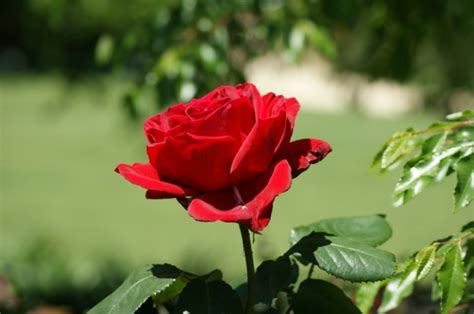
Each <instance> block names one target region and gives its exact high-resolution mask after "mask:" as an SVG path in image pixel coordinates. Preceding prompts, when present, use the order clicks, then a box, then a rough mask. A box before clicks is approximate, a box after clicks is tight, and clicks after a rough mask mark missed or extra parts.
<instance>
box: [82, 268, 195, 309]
mask: <svg viewBox="0 0 474 314" xmlns="http://www.w3.org/2000/svg"><path fill="white" fill-rule="evenodd" d="M190 276H192V275H190V274H188V273H185V272H183V271H181V270H180V269H178V268H176V267H175V266H173V265H169V264H163V265H152V266H150V265H148V266H144V267H141V268H138V269H136V270H135V271H134V272H132V273H131V274H130V275H129V276H128V277H127V279H126V280H125V281H124V282H123V283H122V285H120V287H118V288H117V290H115V291H114V292H113V293H112V294H110V295H109V296H108V297H106V298H105V299H104V300H102V301H101V302H100V303H99V304H97V305H96V306H95V307H93V308H92V309H91V310H90V311H89V312H88V313H90V314H105V313H109V314H111V313H117V314H122V313H134V312H135V311H136V310H137V309H138V308H139V307H140V306H141V305H142V304H143V303H144V302H145V301H146V300H147V299H148V298H149V297H150V296H152V295H155V294H159V293H164V292H165V291H166V290H167V289H169V288H172V289H174V290H176V288H177V287H178V286H179V287H183V286H184V285H185V283H186V282H187V281H189V278H190Z"/></svg>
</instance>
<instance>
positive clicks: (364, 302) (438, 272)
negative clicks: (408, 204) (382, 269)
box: [356, 222, 474, 314]
mask: <svg viewBox="0 0 474 314" xmlns="http://www.w3.org/2000/svg"><path fill="white" fill-rule="evenodd" d="M473 225H474V222H471V223H469V224H467V225H466V226H464V227H463V228H462V230H461V231H460V232H457V233H455V234H453V235H451V236H449V237H447V238H445V239H442V240H438V241H434V242H433V243H431V244H430V245H428V246H426V247H424V248H422V249H421V250H419V251H417V252H415V253H414V254H413V255H412V256H411V257H410V258H408V259H407V260H406V261H405V262H404V263H403V264H401V265H400V267H399V269H398V271H397V273H396V274H395V275H394V276H393V277H392V278H390V279H386V280H384V281H380V282H376V283H372V284H366V285H363V286H361V287H360V288H359V290H358V292H357V298H356V300H357V305H358V306H359V308H360V310H361V311H362V313H372V312H373V311H374V310H376V311H377V313H386V312H389V311H391V310H393V309H395V308H397V307H398V306H399V305H400V304H401V303H402V302H403V300H405V299H406V298H408V297H409V296H410V295H411V294H412V293H413V292H414V287H415V284H416V283H417V282H419V281H421V280H423V279H424V278H426V277H427V276H429V275H430V274H432V277H433V278H434V280H433V285H432V299H433V301H439V303H440V309H441V314H447V313H451V312H452V311H453V309H454V308H457V309H458V311H457V312H456V313H460V312H461V311H465V313H470V312H469V311H470V310H472V300H473V297H474V294H473V293H474V291H470V292H469V290H468V287H469V285H471V286H472V284H473V283H474V271H473V265H474V251H473V249H474V247H473V246H474V227H473ZM376 298H381V302H380V305H379V306H374V303H375V301H376ZM469 302H471V304H470V303H469ZM463 313H464V312H463Z"/></svg>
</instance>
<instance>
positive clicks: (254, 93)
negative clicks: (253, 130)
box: [235, 83, 263, 118]
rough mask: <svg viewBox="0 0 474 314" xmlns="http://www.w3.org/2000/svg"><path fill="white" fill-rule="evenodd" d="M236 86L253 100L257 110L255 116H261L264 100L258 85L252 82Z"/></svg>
mask: <svg viewBox="0 0 474 314" xmlns="http://www.w3.org/2000/svg"><path fill="white" fill-rule="evenodd" d="M235 88H236V89H238V90H239V92H240V93H241V95H242V96H244V97H246V98H248V99H249V100H250V101H251V102H252V104H253V107H254V110H255V117H256V118H257V117H261V112H262V110H263V101H262V96H260V93H259V92H258V89H257V87H255V85H253V84H251V83H242V84H239V85H237V86H236V87H235Z"/></svg>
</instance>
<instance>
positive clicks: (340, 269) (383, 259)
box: [314, 237, 395, 282]
mask: <svg viewBox="0 0 474 314" xmlns="http://www.w3.org/2000/svg"><path fill="white" fill-rule="evenodd" d="M327 239H328V240H330V241H331V243H330V244H329V245H326V246H321V247H319V248H318V249H317V250H316V251H315V252H314V257H315V259H316V261H317V265H318V266H319V267H320V268H321V269H323V270H324V271H326V272H328V273H329V274H331V275H333V276H336V277H339V278H342V279H345V280H349V281H353V282H361V281H377V280H382V279H385V278H387V277H390V276H391V275H392V274H393V273H394V272H395V256H394V255H393V254H392V253H389V252H386V251H382V250H379V249H376V248H374V247H371V246H369V245H367V244H364V243H360V242H357V241H354V240H352V239H348V238H342V237H327Z"/></svg>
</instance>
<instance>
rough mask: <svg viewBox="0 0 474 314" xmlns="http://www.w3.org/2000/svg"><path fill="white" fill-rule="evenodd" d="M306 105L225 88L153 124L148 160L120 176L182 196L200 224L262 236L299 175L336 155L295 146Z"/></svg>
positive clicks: (164, 194) (316, 143) (319, 146)
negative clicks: (235, 226)
mask: <svg viewBox="0 0 474 314" xmlns="http://www.w3.org/2000/svg"><path fill="white" fill-rule="evenodd" d="M299 108H300V105H299V103H298V101H297V100H296V99H295V98H285V97H283V96H277V95H275V94H274V93H268V94H266V95H264V96H261V95H260V94H259V92H258V90H257V89H256V87H255V86H254V85H252V84H248V83H245V84H240V85H237V86H221V87H219V88H217V89H215V90H213V91H212V92H210V93H209V94H207V95H206V96H204V97H202V98H198V99H193V100H191V101H190V102H189V103H188V104H177V105H174V106H172V107H170V108H168V109H167V110H165V111H164V112H163V113H161V114H158V115H155V116H153V117H151V118H149V119H148V120H146V121H145V127H144V129H145V135H146V138H147V140H148V145H147V147H146V151H147V154H148V163H134V164H132V165H125V164H120V165H118V166H117V168H116V171H117V172H118V173H120V174H121V175H122V176H123V177H124V178H125V179H126V180H128V181H130V182H131V183H133V184H136V185H139V186H141V187H143V188H145V189H147V192H146V197H147V198H149V199H162V198H177V199H178V200H179V201H180V203H181V204H185V206H186V207H187V211H188V213H189V215H191V217H193V218H194V219H196V220H199V221H224V222H237V223H242V224H245V225H247V226H248V227H249V228H250V229H251V230H252V231H254V232H260V231H261V230H263V229H264V228H265V227H266V226H267V225H268V223H269V222H270V217H271V213H272V207H273V201H274V200H275V198H276V197H277V196H278V195H280V194H281V193H283V192H285V191H287V190H288V189H289V188H290V185H291V180H292V178H295V177H296V176H298V175H299V174H300V173H301V172H303V171H305V170H306V169H307V168H308V167H309V166H310V165H311V164H313V163H316V162H318V161H320V160H322V159H323V158H324V157H326V155H327V154H328V153H329V152H330V151H331V147H330V145H329V144H328V143H326V142H324V141H322V140H317V139H301V140H296V141H290V140H291V135H292V133H293V128H294V126H295V119H296V115H297V113H298V110H299Z"/></svg>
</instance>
